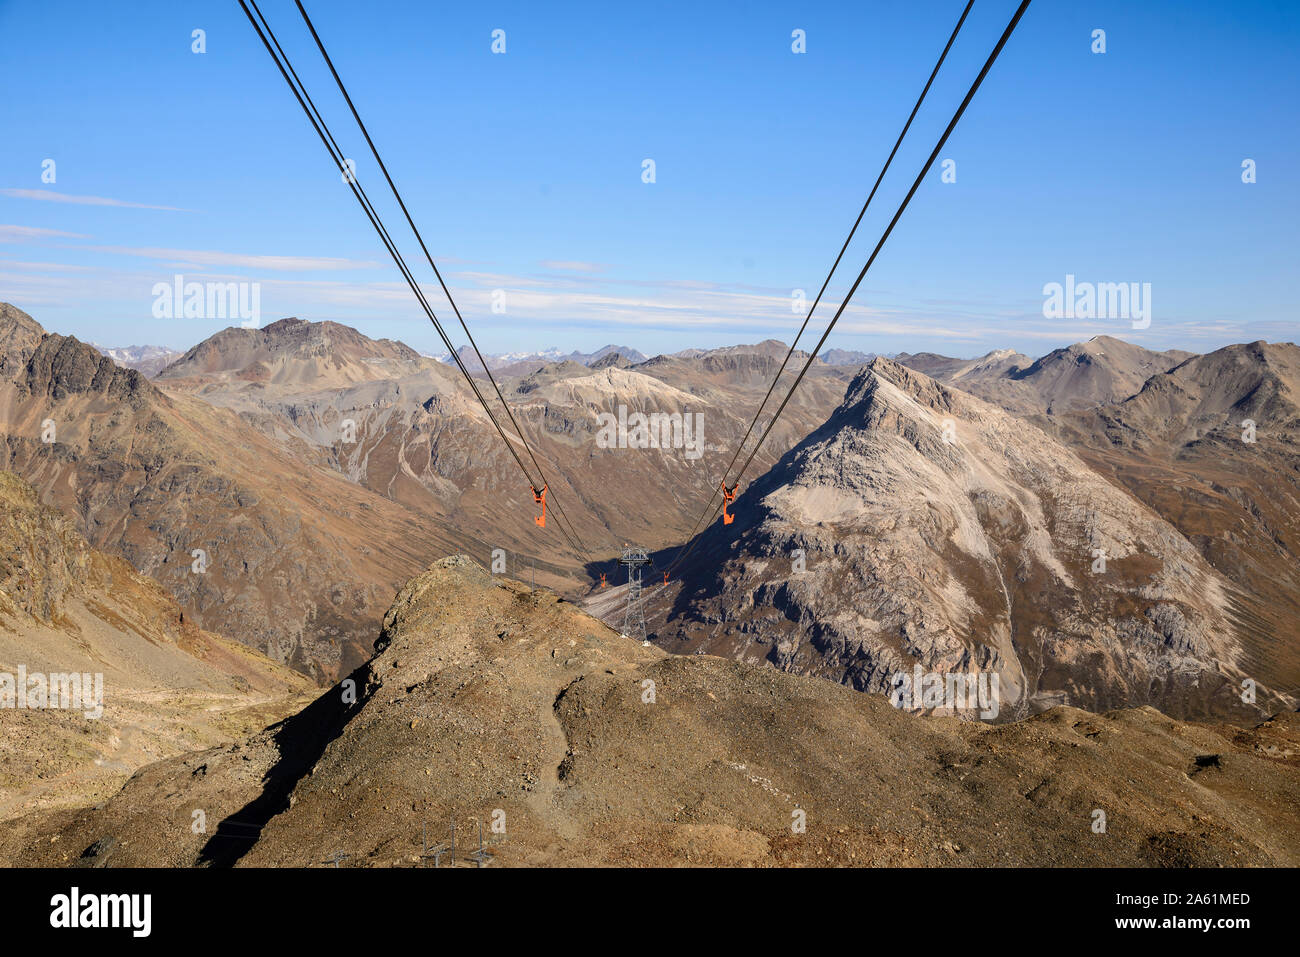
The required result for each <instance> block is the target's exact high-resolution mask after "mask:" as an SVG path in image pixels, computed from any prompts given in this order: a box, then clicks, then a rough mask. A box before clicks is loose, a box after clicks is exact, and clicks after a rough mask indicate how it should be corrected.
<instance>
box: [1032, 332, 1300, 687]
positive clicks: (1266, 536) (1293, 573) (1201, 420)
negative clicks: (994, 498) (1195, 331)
mask: <svg viewBox="0 0 1300 957" xmlns="http://www.w3.org/2000/svg"><path fill="white" fill-rule="evenodd" d="M1051 427H1052V428H1054V430H1055V431H1056V433H1057V434H1058V436H1059V437H1060V438H1061V439H1062V440H1063V441H1064V442H1066V443H1067V444H1069V445H1070V446H1071V447H1073V448H1074V449H1075V450H1076V451H1077V452H1078V453H1079V454H1080V456H1082V457H1083V458H1084V459H1085V460H1086V461H1088V462H1089V463H1090V464H1092V465H1093V466H1094V467H1095V468H1096V469H1097V471H1099V472H1100V473H1101V474H1103V475H1105V476H1107V477H1108V478H1110V479H1111V480H1112V481H1114V482H1115V483H1116V484H1118V485H1120V486H1122V487H1124V488H1126V489H1128V490H1130V491H1131V492H1132V493H1133V494H1134V495H1135V496H1137V497H1138V498H1139V499H1141V500H1142V501H1143V502H1144V503H1146V504H1147V505H1148V506H1150V507H1151V508H1152V509H1154V510H1155V511H1157V512H1159V513H1160V514H1161V515H1162V516H1163V517H1164V518H1165V519H1167V520H1168V521H1169V522H1170V523H1172V524H1173V525H1174V526H1175V527H1177V528H1178V529H1179V531H1180V532H1182V533H1183V535H1185V536H1186V537H1187V539H1188V540H1189V541H1190V542H1192V543H1193V544H1194V545H1195V546H1196V547H1197V548H1198V549H1199V550H1200V552H1201V554H1202V555H1204V557H1205V559H1206V561H1207V562H1209V564H1210V565H1212V566H1213V567H1214V568H1215V569H1216V570H1217V571H1218V572H1219V573H1220V574H1222V575H1223V576H1224V577H1225V578H1226V579H1228V580H1230V581H1231V582H1232V584H1233V585H1234V586H1235V588H1234V594H1233V595H1232V598H1231V607H1230V615H1231V618H1232V623H1233V626H1234V627H1233V630H1234V632H1235V634H1236V636H1237V639H1238V640H1239V641H1240V642H1241V644H1242V645H1243V647H1244V648H1245V650H1246V658H1245V667H1246V668H1247V671H1248V672H1249V673H1250V674H1251V675H1252V676H1253V677H1255V678H1256V679H1257V680H1258V681H1260V682H1262V683H1264V684H1267V685H1270V686H1272V687H1274V688H1279V689H1286V690H1290V691H1293V692H1294V691H1296V690H1300V348H1298V347H1297V346H1295V345H1294V344H1291V343H1276V344H1270V343H1266V342H1253V343H1250V344H1243V345H1233V346H1228V347H1226V348H1224V349H1219V350H1217V351H1215V352H1212V353H1209V354H1207V355H1204V356H1197V357H1195V358H1193V359H1189V360H1188V361H1186V362H1184V363H1182V364H1180V365H1179V366H1177V367H1176V368H1174V369H1172V370H1170V371H1169V372H1167V373H1163V374H1160V375H1156V376H1153V377H1152V378H1151V379H1150V380H1149V381H1148V382H1147V383H1146V384H1145V386H1144V387H1143V388H1142V390H1141V391H1140V392H1139V393H1138V394H1137V395H1134V396H1133V397H1132V398H1129V399H1127V400H1126V401H1123V402H1119V403H1116V404H1114V405H1109V406H1105V407H1102V408H1099V409H1097V410H1095V411H1092V412H1088V413H1080V414H1078V415H1074V416H1068V417H1060V418H1057V419H1056V420H1055V421H1054V422H1053V423H1051ZM1252 439H1253V441H1249V440H1252Z"/></svg>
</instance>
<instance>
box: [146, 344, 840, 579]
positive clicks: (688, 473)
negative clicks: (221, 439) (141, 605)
mask: <svg viewBox="0 0 1300 957" xmlns="http://www.w3.org/2000/svg"><path fill="white" fill-rule="evenodd" d="M627 351H630V350H627ZM784 354H785V347H784V346H783V345H781V343H779V342H776V341H774V340H769V341H767V342H762V343H758V344H756V345H747V346H730V347H726V348H724V349H717V350H712V351H701V350H693V351H691V352H690V354H688V355H677V356H657V357H655V358H653V359H649V360H646V361H644V362H639V363H635V364H634V363H632V362H631V361H630V360H629V359H627V358H626V357H624V356H623V355H621V354H619V353H618V352H607V353H606V355H605V356H604V357H602V358H599V359H594V360H593V361H592V363H591V365H585V364H583V363H582V362H579V361H576V359H574V358H572V357H571V358H568V359H564V360H561V361H555V362H544V361H533V362H524V363H516V364H514V365H512V366H506V367H504V368H500V369H498V370H497V372H496V375H497V376H498V381H499V382H500V384H501V387H502V390H503V394H504V395H505V398H506V401H507V402H509V404H510V407H511V409H512V410H513V411H514V414H515V417H516V419H517V420H518V421H519V424H520V426H521V427H522V428H523V429H524V431H525V433H526V435H527V437H528V440H529V442H530V443H531V445H532V447H533V450H534V452H535V453H536V455H537V457H538V461H539V463H540V464H541V466H542V468H543V470H544V471H545V473H546V477H547V479H548V481H549V482H550V487H551V490H552V493H553V495H554V496H555V497H556V498H558V499H559V500H560V502H561V503H562V507H563V510H564V514H565V516H567V518H568V520H569V521H570V522H571V523H572V525H573V527H574V529H575V531H576V533H577V535H578V537H579V538H581V539H582V541H583V543H584V544H585V546H586V548H587V549H588V552H587V553H586V554H582V555H575V554H573V552H572V550H571V549H569V548H568V547H567V546H566V545H565V544H564V543H563V541H562V540H553V539H554V537H555V534H556V533H554V532H550V533H548V534H549V535H550V536H551V538H545V539H541V540H539V538H538V536H537V535H536V534H535V530H534V529H533V526H532V522H531V521H530V520H529V516H530V515H531V514H532V511H533V507H534V506H533V502H532V496H531V493H530V492H529V490H528V488H527V485H526V483H525V482H524V481H523V479H522V476H521V474H520V473H519V471H518V468H517V466H516V465H515V463H514V462H513V460H512V459H511V457H510V454H509V452H508V451H507V450H506V448H505V447H504V445H503V444H502V442H501V440H500V438H499V437H498V436H497V435H496V433H495V431H494V430H493V428H492V425H491V423H490V422H489V421H488V419H487V417H486V415H485V414H484V413H483V411H482V409H481V407H480V406H479V404H478V401H477V399H475V398H474V396H473V394H472V392H471V391H470V390H469V387H468V386H467V385H466V383H465V382H464V380H463V377H462V376H461V374H460V372H459V370H457V369H456V368H454V367H452V366H448V365H445V364H443V363H441V362H437V361H434V360H431V359H426V358H422V357H420V356H418V355H417V354H416V353H415V352H414V351H413V350H409V349H407V348H406V347H405V346H402V345H401V344H400V343H391V342H388V341H387V340H383V341H380V340H371V339H368V338H367V337H365V336H363V335H361V334H360V333H358V332H356V330H353V329H349V328H347V327H344V326H338V325H336V324H334V323H328V322H325V323H308V322H303V321H301V320H297V319H285V320H281V321H279V322H276V323H272V324H270V325H268V326H267V327H265V328H264V329H259V330H246V329H227V330H225V331H224V332H221V333H218V334H217V335H216V336H213V337H211V338H210V339H208V340H206V341H205V342H204V343H201V344H200V345H198V346H196V347H195V348H194V349H191V350H190V351H189V352H188V353H187V354H186V355H185V357H184V358H183V359H181V360H179V361H178V362H176V363H174V364H173V365H172V366H171V367H169V368H168V369H166V370H164V372H163V373H161V375H160V376H159V379H158V383H159V384H160V385H161V386H162V387H163V388H164V389H165V390H167V392H168V393H169V394H174V393H184V394H188V395H193V396H196V397H198V398H201V399H203V400H204V401H205V402H208V403H210V404H212V405H215V406H219V407H222V408H228V409H230V410H232V411H235V412H237V413H238V414H239V415H240V416H241V417H242V418H243V419H244V420H245V421H246V422H247V423H249V424H251V425H253V426H255V427H256V428H258V429H260V430H261V431H262V432H263V433H264V434H266V435H267V436H268V437H269V438H272V439H274V440H275V441H276V443H277V444H279V445H280V446H282V447H283V448H285V449H287V450H289V451H292V452H293V453H294V454H295V455H298V456H300V457H301V458H303V460H304V461H307V462H309V463H311V464H313V465H321V466H325V467H329V468H333V469H336V470H338V471H339V472H340V473H341V474H343V475H344V476H346V477H347V478H348V479H349V480H350V481H352V482H355V483H357V484H359V485H361V486H363V487H365V488H367V489H369V490H371V491H374V492H376V493H378V494H380V495H383V496H385V497H387V498H389V499H392V500H393V501H395V502H398V503H401V504H403V505H405V506H407V507H409V508H411V509H413V510H415V511H418V512H424V513H431V514H434V515H446V516H454V522H455V525H456V527H457V528H458V529H459V530H461V531H462V532H464V533H466V534H467V535H470V536H473V537H474V538H477V539H479V540H481V541H483V542H485V543H489V544H490V546H491V547H500V548H503V549H505V550H506V551H507V552H509V553H510V554H511V556H512V560H514V561H515V562H517V564H516V565H515V566H512V568H511V571H512V573H514V572H515V571H516V569H518V571H519V573H520V574H523V573H524V569H525V568H527V567H528V564H527V563H529V562H531V561H532V560H534V559H544V561H545V564H546V565H553V566H554V567H553V568H547V569H545V570H546V571H548V572H552V573H559V574H568V575H570V576H575V577H572V578H570V579H569V583H570V585H573V584H578V583H580V584H581V585H585V584H586V583H587V582H588V581H590V577H589V576H590V574H591V572H592V570H593V568H592V566H593V565H594V563H597V562H600V561H602V560H608V559H609V558H610V557H611V555H616V554H617V549H618V546H619V545H620V543H621V542H623V541H626V540H628V539H633V540H637V541H641V542H645V543H647V544H650V545H654V546H662V545H668V544H671V543H674V542H676V541H679V540H680V539H681V537H682V536H683V535H685V534H687V533H689V531H690V528H691V524H692V523H693V522H694V520H695V516H696V513H695V512H694V511H693V510H694V509H695V508H697V506H696V503H697V502H698V500H699V496H700V495H701V494H707V490H708V489H710V488H711V487H712V486H713V483H715V482H716V481H717V478H718V476H719V474H720V472H721V470H722V467H723V466H724V465H725V464H726V462H727V461H728V460H729V459H730V457H731V452H732V451H733V450H734V448H735V443H736V442H738V441H739V440H740V438H741V436H742V435H743V433H744V430H745V427H746V426H747V425H748V423H749V419H750V417H751V416H752V415H753V410H754V409H755V408H756V407H757V405H758V403H759V401H760V400H761V399H762V396H763V394H764V393H765V392H766V390H767V387H768V386H769V385H770V383H771V380H772V377H773V376H774V375H775V374H776V370H777V368H778V367H779V365H780V360H781V358H782V357H783V356H784ZM326 357H329V358H326ZM579 357H581V356H579ZM516 373H518V374H516ZM793 374H794V373H793V369H790V370H787V373H786V381H788V380H789V379H791V378H793ZM846 382H847V372H846V371H845V370H840V369H833V368H831V367H828V366H824V365H822V364H820V363H819V364H818V365H817V367H816V369H815V371H814V373H813V374H811V375H810V376H809V377H808V378H807V379H805V381H804V384H803V386H801V389H800V392H799V394H798V396H797V397H796V401H794V402H792V403H791V405H790V407H789V408H788V409H787V410H786V413H785V415H784V416H783V419H782V421H781V422H780V423H779V424H778V428H777V429H776V430H774V432H773V435H772V437H771V438H770V439H769V441H768V445H767V447H766V448H765V449H764V451H763V453H762V454H761V455H760V457H759V459H757V461H758V462H759V463H760V466H767V465H770V464H772V463H773V462H775V460H776V457H777V456H778V455H779V454H780V452H782V451H784V450H785V449H788V448H789V447H790V446H792V445H793V444H794V443H795V442H797V441H798V440H799V439H800V438H802V437H803V436H804V435H805V434H807V432H808V431H809V430H810V429H812V428H813V427H814V426H815V425H816V424H817V423H819V422H821V421H822V420H824V419H825V417H826V415H827V414H828V413H829V411H830V410H831V409H833V408H834V407H835V405H836V404H837V403H838V401H839V400H840V398H841V396H842V395H843V391H844V385H845V383H846ZM482 388H483V392H484V396H485V398H487V399H488V400H489V404H490V405H491V407H492V408H493V410H494V411H495V412H496V413H497V414H498V416H500V418H501V420H502V423H503V425H504V426H505V428H506V430H507V431H510V429H509V424H508V421H507V420H506V419H505V416H504V415H503V414H502V413H501V411H500V405H499V403H498V402H497V400H496V397H495V394H494V393H493V392H492V390H491V387H490V386H489V385H486V384H484V385H483V386H482ZM620 406H624V407H626V409H627V413H628V414H629V415H634V414H636V413H644V414H652V413H661V414H666V415H673V414H684V413H687V412H690V413H696V414H700V415H702V416H703V432H702V448H701V452H700V454H699V455H698V456H695V455H687V454H686V453H685V450H683V449H681V448H646V449H638V448H626V447H625V448H617V447H616V448H601V447H600V445H599V444H598V442H597V433H598V428H599V426H598V416H599V415H600V414H601V413H611V414H617V412H618V409H619V407H620ZM346 421H350V422H352V423H353V424H354V426H355V441H352V442H348V441H345V440H344V432H343V423H344V422H346ZM520 452H521V454H522V449H521V450H520ZM688 513H689V514H688ZM476 554H477V552H476ZM485 554H486V553H485ZM548 581H549V582H551V583H555V584H561V583H562V579H559V578H555V577H552V578H550V579H548Z"/></svg>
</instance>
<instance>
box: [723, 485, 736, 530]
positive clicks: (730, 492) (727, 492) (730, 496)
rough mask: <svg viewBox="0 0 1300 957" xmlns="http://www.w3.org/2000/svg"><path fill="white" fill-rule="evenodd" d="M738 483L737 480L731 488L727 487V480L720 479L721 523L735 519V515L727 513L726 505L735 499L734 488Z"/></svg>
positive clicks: (726, 523) (724, 523)
mask: <svg viewBox="0 0 1300 957" xmlns="http://www.w3.org/2000/svg"><path fill="white" fill-rule="evenodd" d="M739 485H740V483H739V482H737V483H736V484H735V485H733V486H731V488H727V480H726V479H723V480H722V524H723V525H730V524H731V523H732V522H734V521H735V520H736V516H734V515H729V514H727V506H728V505H730V504H731V503H732V502H734V501H735V500H736V488H737V487H738V486H739Z"/></svg>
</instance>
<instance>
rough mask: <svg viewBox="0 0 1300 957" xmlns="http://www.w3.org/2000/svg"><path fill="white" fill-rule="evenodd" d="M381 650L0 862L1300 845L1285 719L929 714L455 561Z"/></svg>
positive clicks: (995, 852)
mask: <svg viewBox="0 0 1300 957" xmlns="http://www.w3.org/2000/svg"><path fill="white" fill-rule="evenodd" d="M377 647H378V649H379V651H378V653H377V654H376V656H375V657H374V659H373V660H372V661H371V662H369V663H368V664H367V665H365V666H364V667H362V668H360V669H358V671H357V672H356V673H355V674H354V675H353V676H352V677H353V678H354V679H355V681H356V687H357V692H358V694H357V702H356V703H355V704H347V703H345V701H344V698H343V695H342V693H341V690H340V689H333V690H331V691H329V692H326V693H325V694H324V695H322V696H321V698H320V699H319V700H318V701H317V702H316V703H315V704H313V705H311V706H310V707H309V708H307V709H306V710H305V711H303V712H302V713H301V714H299V715H297V716H295V717H293V718H291V719H289V720H288V721H286V722H284V723H283V724H280V725H276V726H273V727H270V728H267V729H266V730H265V731H264V732H262V733H261V734H259V735H256V736H255V737H253V738H251V739H249V740H248V741H247V742H245V743H243V744H240V745H237V746H233V747H227V748H218V749H213V750H209V751H206V752H202V753H199V754H193V755H187V756H184V757H180V758H173V759H169V760H166V761H162V762H159V763H157V764H154V765H152V766H150V767H148V768H145V769H143V770H141V771H140V772H138V773H137V774H136V775H135V776H134V777H133V778H132V779H131V781H130V782H128V784H127V785H126V786H125V787H124V788H123V789H122V791H121V792H120V793H119V794H118V795H117V796H116V797H114V798H113V799H112V800H110V801H108V802H107V803H106V804H105V805H104V806H103V807H102V808H100V809H86V810H83V811H76V812H71V811H69V812H60V813H56V814H42V815H29V816H27V817H25V818H23V819H21V820H19V821H16V822H13V823H12V824H10V825H9V826H8V827H6V828H4V829H3V830H0V863H4V864H34V865H60V864H63V865H81V866H86V865H95V866H108V867H117V866H132V865H157V864H172V865H193V864H201V863H210V864H217V865H226V864H232V863H238V864H244V865H309V866H310V865H316V866H319V865H321V864H323V863H324V862H325V861H327V860H331V859H334V855H335V854H336V853H342V854H345V855H348V856H347V857H346V858H344V859H343V866H347V867H352V866H388V865H397V866H413V865H414V864H416V863H417V862H418V861H419V855H420V854H421V853H422V850H423V837H422V826H423V825H424V824H426V823H427V825H428V829H429V830H428V841H429V843H430V844H434V843H438V842H448V840H449V838H450V837H451V835H450V833H449V829H450V826H451V824H452V823H453V822H454V823H455V824H456V825H457V832H456V853H455V855H454V856H453V855H449V854H448V855H444V856H443V857H442V858H441V863H442V866H444V867H445V866H448V865H449V864H455V865H458V866H468V865H469V862H468V860H467V852H471V851H476V850H477V848H478V841H477V838H478V831H477V829H476V827H475V822H476V821H478V822H482V823H483V824H484V835H485V839H486V841H487V842H489V844H490V846H489V850H490V852H492V853H493V854H494V856H495V860H496V861H497V862H499V864H501V865H557V864H558V865H577V864H595V865H602V864H619V865H662V864H739V865H760V866H762V865H773V864H795V865H807V864H819V865H822V864H830V865H873V864H875V865H887V864H889V865H923V866H935V865H940V864H973V865H989V864H1006V865H1014V864H1046V865H1066V864H1071V865H1102V864H1110V865H1126V864H1131V865H1161V866H1187V865H1228V864H1235V865H1241V864H1279V865H1295V864H1296V863H1298V862H1300V768H1298V767H1297V763H1298V760H1300V758H1298V755H1300V727H1298V726H1297V722H1296V716H1295V715H1293V714H1286V715H1282V716H1279V717H1277V718H1274V719H1273V720H1271V721H1268V722H1265V723H1263V724H1261V725H1259V726H1258V727H1254V728H1252V729H1250V730H1245V729H1233V728H1227V727H1224V728H1221V729H1218V730H1214V729H1210V728H1206V727H1200V726H1196V725H1189V724H1181V723H1179V722H1176V721H1172V720H1170V719H1168V718H1166V717H1164V716H1163V715H1161V714H1159V713H1158V712H1156V711H1154V710H1152V709H1148V708H1144V709H1138V710H1129V711H1119V712H1113V713H1110V714H1107V715H1094V714H1089V713H1087V712H1083V711H1078V710H1075V709H1072V708H1054V709H1052V710H1051V711H1049V712H1047V713H1045V714H1041V715H1038V716H1036V717H1034V718H1031V719H1029V720H1027V721H1024V722H1020V723H1017V724H1014V725H1008V726H1001V727H991V726H988V725H985V724H979V723H969V722H962V721H956V720H953V719H943V718H926V717H918V716H913V715H909V714H907V713H905V712H902V711H897V710H895V709H893V708H891V707H890V706H889V704H888V703H887V702H886V700H885V699H884V698H882V697H880V696H877V695H864V694H858V693H856V692H853V691H851V690H850V689H848V688H845V687H842V686H840V685H836V684H834V683H832V682H827V681H821V680H818V679H812V678H802V677H798V676H794V675H786V674H781V673H779V672H777V671H774V670H773V669H770V668H764V667H754V666H751V665H746V664H742V663H739V662H734V661H727V660H723V659H719V658H713V657H707V656H688V657H675V656H666V655H665V654H664V653H663V652H661V651H659V650H658V649H657V648H654V647H642V646H641V645H640V644H637V643H635V642H631V641H629V640H627V639H624V638H621V637H619V636H618V635H617V634H615V633H613V632H612V631H610V630H609V629H608V628H607V627H605V626H604V625H602V624H601V623H599V622H597V621H596V620H594V619H592V618H590V617H588V616H586V615H584V614H583V613H582V612H580V611H579V610H577V608H576V607H574V606H573V605H571V604H569V603H566V602H558V601H557V600H556V598H555V597H554V596H553V595H552V594H549V593H546V592H544V591H530V590H528V589H527V588H524V587H522V586H520V585H519V584H517V583H514V582H509V581H504V580H501V579H497V580H495V581H494V580H492V579H491V578H490V576H488V575H487V574H486V573H485V572H483V571H482V570H480V569H478V568H477V567H475V566H473V565H472V564H471V563H469V562H467V561H466V560H464V559H458V558H453V559H448V560H445V561H442V562H439V563H437V564H435V565H434V566H433V567H431V568H430V569H429V570H428V571H427V572H425V573H424V574H423V575H421V576H420V577H419V578H417V579H415V580H413V581H412V582H410V583H409V584H408V585H407V587H406V588H404V589H403V590H402V592H401V593H400V594H399V595H398V597H397V600H396V602H395V604H394V605H393V607H392V609H391V610H390V612H389V614H388V616H387V617H386V619H385V624H384V630H383V633H382V634H381V636H380V639H379V641H378V643H377ZM652 690H653V694H651V693H650V692H651V691H652ZM196 810H203V811H204V812H205V815H206V821H207V825H208V826H207V832H206V833H201V834H195V833H193V831H192V827H191V825H192V822H193V820H194V812H195V811H196ZM1097 811H1102V812H1104V813H1105V815H1106V822H1105V832H1104V833H1096V832H1094V826H1093V825H1094V822H1095V821H1096V820H1097V816H1096V812H1097ZM494 821H495V822H499V823H500V824H501V825H503V826H504V834H495V835H494V834H493V832H492V831H491V824H492V822H494ZM800 822H803V823H805V824H806V828H805V829H803V830H800V829H798V828H797V827H796V826H795V825H797V824H799V823H800Z"/></svg>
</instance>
